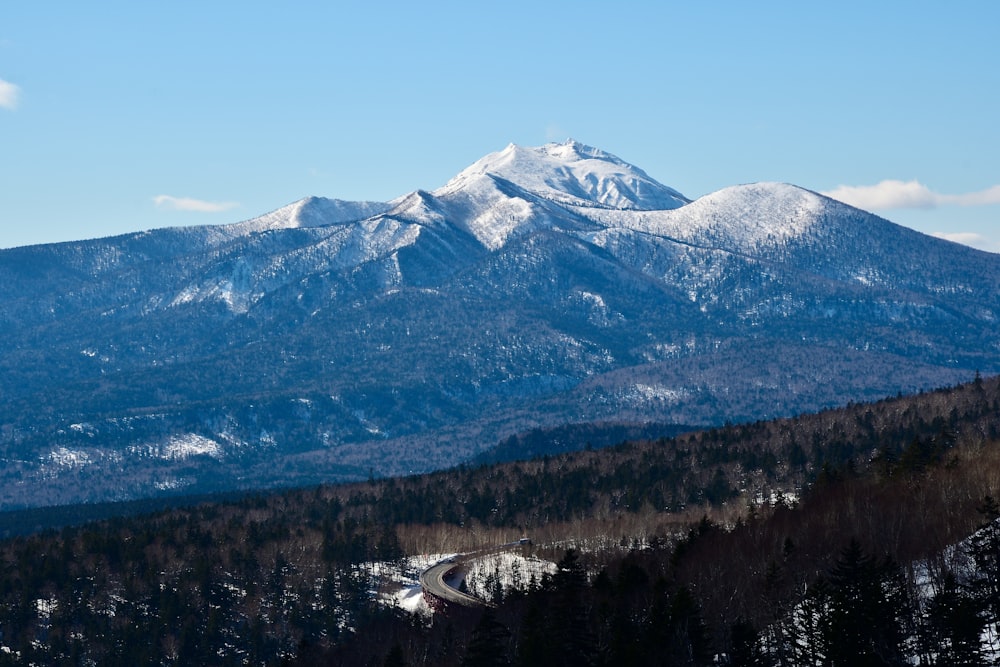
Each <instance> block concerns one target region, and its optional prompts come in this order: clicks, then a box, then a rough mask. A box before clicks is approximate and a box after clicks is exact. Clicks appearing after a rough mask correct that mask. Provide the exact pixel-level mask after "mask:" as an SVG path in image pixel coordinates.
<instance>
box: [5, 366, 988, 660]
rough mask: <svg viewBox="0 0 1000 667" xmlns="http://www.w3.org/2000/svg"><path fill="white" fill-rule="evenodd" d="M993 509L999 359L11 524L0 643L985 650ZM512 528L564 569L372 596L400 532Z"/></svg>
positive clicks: (100, 647)
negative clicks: (505, 451) (654, 421)
mask: <svg viewBox="0 0 1000 667" xmlns="http://www.w3.org/2000/svg"><path fill="white" fill-rule="evenodd" d="M579 436H580V437H581V438H584V439H585V438H586V434H585V432H584V431H580V432H579ZM584 441H585V440H584ZM581 445H582V443H581ZM126 511H131V512H134V511H136V510H135V508H132V509H131V510H128V509H127V510H126ZM7 518H8V519H9V521H10V522H12V523H13V522H17V521H22V522H23V521H24V520H25V517H24V515H11V516H10V517H7ZM998 518H1000V380H998V379H997V378H986V379H984V378H980V377H976V379H975V380H974V381H973V382H970V383H969V384H966V385H961V386H957V387H951V388H947V389H942V390H939V391H936V392H929V393H923V394H919V395H915V396H908V397H897V398H893V399H887V400H883V401H880V402H877V403H870V404H854V405H850V406H847V407H845V408H842V409H839V410H830V411H826V412H823V413H819V414H813V415H803V416H800V417H797V418H792V419H784V420H778V421H770V422H757V423H749V424H739V425H729V426H725V427H722V428H717V429H713V430H707V431H699V432H692V433H687V434H682V435H673V437H669V438H668V437H664V438H651V439H646V440H634V441H629V442H624V443H621V444H619V445H615V446H612V447H608V448H603V449H586V448H584V449H582V450H581V451H577V452H573V453H565V454H558V455H546V456H543V457H542V458H537V459H533V460H527V461H508V462H505V463H497V464H482V465H476V466H463V467H459V468H456V469H452V470H448V471H443V472H438V473H434V474H430V475H423V476H415V477H408V478H394V479H375V478H373V479H370V480H368V481H367V482H362V483H357V484H353V485H346V486H323V487H312V488H308V489H297V490H289V491H282V492H273V493H270V494H266V495H253V496H244V497H231V498H223V499H213V500H211V501H208V502H200V503H199V504H196V505H192V506H190V507H182V508H174V509H158V510H157V511H155V512H153V513H142V514H139V515H131V516H119V517H117V518H110V519H105V520H102V521H98V522H92V523H87V524H84V525H76V526H71V525H68V526H66V527H63V528H59V529H48V530H45V531H42V532H35V533H32V534H27V535H20V536H15V537H10V538H8V539H6V540H4V541H2V542H0V664H17V665H22V664H37V665H195V664H204V665H244V664H250V665H279V664H290V665H325V664H328V665H366V666H367V665H442V666H449V665H455V666H459V665H547V666H554V665H595V666H596V665H609V666H610V665H715V664H722V665H774V666H777V665H803V664H816V665H831V666H833V665H902V664H919V665H979V664H996V663H998V662H1000V640H998V638H997V636H996V632H995V629H996V627H997V623H998V622H1000V524H998V523H997V520H998ZM31 520H32V521H36V522H38V523H39V524H40V525H42V524H45V523H46V522H47V521H48V520H47V519H45V518H44V517H39V516H38V515H33V516H32V517H31ZM8 529H10V530H13V528H11V527H10V526H8ZM18 529H19V530H23V529H24V526H23V525H20V526H19V527H18ZM525 537H527V538H529V540H530V542H529V543H518V542H519V540H520V539H521V538H525ZM511 543H514V544H515V546H509V547H508V548H509V549H513V550H516V551H517V552H519V553H521V554H523V555H526V556H533V557H537V558H540V559H544V560H547V561H550V562H551V563H554V564H555V567H553V568H552V569H551V571H550V573H548V574H545V575H543V576H541V577H539V578H537V579H535V578H531V579H530V580H527V581H524V582H523V584H522V585H521V586H519V587H517V588H497V589H496V591H495V594H494V595H493V596H492V598H491V600H490V601H491V603H492V604H491V605H490V606H484V607H482V608H479V609H474V608H472V609H470V608H452V607H448V608H447V609H445V610H443V611H441V612H439V613H434V614H432V615H431V614H417V615H412V614H410V613H408V612H405V611H404V610H403V609H401V608H400V607H398V606H396V605H393V604H391V603H388V602H386V600H387V597H386V594H387V593H389V592H391V590H392V588H393V587H394V586H397V585H398V584H397V583H396V582H397V580H398V578H399V577H398V575H399V573H400V572H402V571H403V570H405V565H404V564H405V561H406V558H407V557H408V556H414V555H419V554H448V553H460V552H469V551H475V550H481V549H491V548H500V547H501V545H510V544H511Z"/></svg>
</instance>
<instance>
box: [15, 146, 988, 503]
mask: <svg viewBox="0 0 1000 667" xmlns="http://www.w3.org/2000/svg"><path fill="white" fill-rule="evenodd" d="M997 321H1000V256H998V255H993V254H990V253H985V252H981V251H976V250H973V249H971V248H967V247H964V246H958V245H955V244H952V243H948V242H946V241H943V240H940V239H935V238H932V237H928V236H925V235H923V234H919V233H917V232H914V231H912V230H908V229H905V228H903V227H900V226H898V225H894V224H892V223H890V222H889V221H887V220H883V219H882V218H879V217H877V216H874V215H871V214H869V213H866V212H864V211H861V210H859V209H855V208H852V207H850V206H847V205H844V204H840V203H838V202H835V201H833V200H830V199H827V198H825V197H823V196H821V195H818V194H816V193H813V192H810V191H808V190H804V189H802V188H799V187H795V186H793V185H787V184H780V183H757V184H752V185H740V186H735V187H731V188H726V189H724V190H720V191H718V192H715V193H712V194H710V195H706V196H705V197H702V198H700V199H698V200H696V201H693V202H689V201H688V200H687V199H686V198H685V197H683V196H682V195H681V194H680V193H678V192H677V191H676V190H673V189H671V188H669V187H667V186H665V185H662V184H660V183H657V182H656V181H655V180H653V179H651V178H650V177H649V176H647V175H646V174H645V172H643V171H642V170H641V169H638V168H636V167H633V166H631V165H629V164H627V163H625V162H623V161H622V160H620V159H618V158H616V157H614V156H613V155H611V154H609V153H605V152H603V151H600V150H597V149H595V148H591V147H588V146H584V145H582V144H579V143H577V142H573V141H569V142H566V143H563V144H548V145H545V146H541V147H536V148H525V147H520V146H515V145H511V146H508V147H507V148H506V149H504V150H502V151H499V152H497V153H492V154H490V155H487V156H486V157H484V158H483V159H481V160H479V161H478V162H476V163H475V164H473V165H471V166H470V167H468V168H467V169H465V170H463V171H462V172H461V173H460V174H458V175H457V176H455V178H453V179H451V180H450V181H448V183H446V184H445V185H443V186H442V187H440V188H438V189H436V190H433V191H430V192H428V191H420V190H418V191H415V192H412V193H409V194H407V195H404V196H402V197H399V198H397V199H395V200H392V201H390V202H384V203H376V202H345V201H340V200H332V199H323V198H319V197H309V198H306V199H303V200H300V201H298V202H294V203H293V204H289V205H288V206H285V207H282V208H280V209H277V210H275V211H273V212H271V213H268V214H266V215H263V216H260V217H258V218H254V219H252V220H246V221H243V222H237V223H234V224H229V225H220V226H214V227H187V228H171V229H165V230H153V231H149V232H142V233H136V234H129V235H124V236H120V237H115V238H109V239H97V240H91V241H81V242H76V243H65V244H56V245H52V246H37V247H26V248H19V249H10V250H3V251H0V329H2V330H3V331H4V336H2V337H0V397H2V399H3V400H0V509H2V508H3V507H9V506H11V505H15V504H28V505H37V504H45V503H53V502H60V503H73V502H78V501H79V500H80V499H81V498H85V499H87V500H106V499H109V498H131V497H140V496H142V495H149V494H155V493H158V492H160V491H164V490H168V489H173V490H178V491H179V490H181V489H182V488H183V489H184V490H186V491H188V492H196V491H211V490H219V489H222V488H247V487H254V486H268V485H290V484H298V483H315V482H319V481H324V480H330V479H338V478H356V477H358V476H362V477H363V476H365V475H367V474H368V473H369V472H370V471H372V470H374V471H375V472H377V473H379V474H396V473H405V472H410V471H414V472H416V471H422V470H427V469H431V468H435V467H439V466H447V465H453V464H455V463H456V462H459V461H462V460H466V459H468V458H470V457H473V456H475V455H477V454H479V453H480V452H481V451H482V450H483V449H485V448H488V447H490V446H491V445H492V444H494V443H496V442H497V441H499V440H500V439H502V438H506V437H507V436H509V435H511V434H513V433H515V432H517V431H519V430H523V429H526V428H534V427H548V426H555V425H559V424H566V423H578V422H588V423H590V422H598V421H637V422H639V421H641V422H663V423H674V424H716V423H721V422H723V421H725V420H734V421H735V420H744V419H758V418H765V417H772V416H782V415H789V414H797V413H801V412H804V411H809V410H813V409H819V408H822V407H829V406H832V405H836V404H840V403H846V402H847V401H858V400H865V399H870V398H881V397H883V396H885V395H889V394H896V393H898V392H900V391H916V390H919V389H924V388H933V387H939V386H942V385H945V384H951V383H954V382H957V381H961V380H963V379H969V378H970V377H971V376H972V374H973V373H974V372H975V371H977V370H978V371H980V372H983V373H993V372H1000V334H998V333H997V328H996V322H997ZM80 424H87V425H88V426H87V428H86V429H82V428H74V425H80ZM237 443H241V444H237ZM150 452H153V453H150ZM26 489H27V490H29V491H30V492H29V491H26Z"/></svg>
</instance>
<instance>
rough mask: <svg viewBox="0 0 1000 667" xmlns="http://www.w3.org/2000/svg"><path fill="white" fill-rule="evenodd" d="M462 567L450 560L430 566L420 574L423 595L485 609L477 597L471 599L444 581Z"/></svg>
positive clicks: (483, 603) (484, 604) (482, 602)
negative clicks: (426, 594)
mask: <svg viewBox="0 0 1000 667" xmlns="http://www.w3.org/2000/svg"><path fill="white" fill-rule="evenodd" d="M460 567H462V564H461V563H458V562H455V561H453V560H451V559H449V560H444V561H441V562H440V563H438V564H436V565H432V566H430V567H429V568H427V569H426V570H424V571H423V572H422V573H421V574H420V586H421V587H422V588H423V589H424V592H425V593H430V594H431V595H433V596H434V597H437V598H440V599H442V600H444V601H445V602H449V603H452V604H457V605H461V606H463V607H485V606H487V605H486V602H484V601H483V600H480V599H479V598H477V597H473V596H471V595H468V594H466V593H463V592H462V591H460V590H458V589H456V588H452V587H451V586H449V585H448V583H447V582H446V581H445V577H447V576H448V575H450V574H451V573H452V572H454V571H455V570H457V569H458V568H460Z"/></svg>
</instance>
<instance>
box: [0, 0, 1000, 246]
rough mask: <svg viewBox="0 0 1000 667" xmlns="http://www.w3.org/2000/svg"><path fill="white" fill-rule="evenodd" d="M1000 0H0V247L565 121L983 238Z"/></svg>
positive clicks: (377, 172)
mask: <svg viewBox="0 0 1000 667" xmlns="http://www.w3.org/2000/svg"><path fill="white" fill-rule="evenodd" d="M997 26H1000V3H998V2H995V0H981V1H975V0H973V1H966V2H957V3H951V4H947V5H946V4H943V3H940V2H889V1H887V2H879V3H870V2H865V3H862V2H838V3H803V2H795V3H792V2H762V3H742V2H739V3H738V2H713V3H692V2H684V3H679V2H676V3H675V2H662V1H661V2H653V1H649V2H635V1H630V0H620V1H619V2H617V3H608V2H601V3H597V2H586V1H580V0H577V1H576V2H561V1H556V2H542V1H539V0H534V1H533V2H521V1H520V0H508V1H505V2H502V3H469V2H430V1H429V2H424V3H411V2H405V3H403V2H400V3H395V2H378V1H377V0H370V1H368V2H364V3H362V2H337V3H332V2H295V1H294V0H292V1H290V2H285V3H273V2H266V3H265V2H245V1H244V2H239V3H237V2H225V1H222V0H220V1H218V2H197V3H196V2H185V1H183V0H181V1H176V2H170V3H148V2H133V1H130V2H110V1H108V2H99V3H80V2H46V1H44V0H40V1H38V2H30V3H28V2H18V3H14V2H8V3H3V5H2V6H0V247H10V246H16V245H24V244H29V243H43V242H53V241H63V240H74V239H82V238H93V237H99V236H108V235H113V234H119V233H124V232H129V231H136V230H141V229H152V228H157V227H165V226H175V225H191V224H222V223H226V222H235V221H238V220H243V219H246V218H251V217H254V216H256V215H259V214H262V213H265V212H267V211H270V210H273V209H275V208H278V207H279V206H282V205H284V204H287V203H289V202H292V201H294V200H297V199H299V198H301V197H304V196H307V195H320V196H327V197H337V198H341V199H368V200H387V199H391V198H393V197H396V196H399V195H402V194H404V193H406V192H409V191H412V190H415V189H417V188H423V189H433V188H436V187H438V186H440V185H442V184H444V183H445V182H446V181H447V180H448V179H449V178H451V177H452V176H453V175H455V174H456V173H457V172H459V171H460V170H461V169H463V168H464V167H466V166H467V165H468V164H470V163H472V162H473V161H475V160H476V159H478V158H480V157H482V156H483V155H485V154H486V153H489V152H492V151H496V150H500V149H502V148H503V147H504V146H506V145H507V144H508V143H510V142H514V143H518V144H522V145H540V144H543V143H546V142H547V141H561V140H563V139H566V138H568V137H573V138H575V139H577V140H578V141H581V142H583V143H587V144H590V145H593V146H597V147H599V148H602V149H604V150H606V151H609V152H611V153H614V154H616V155H618V156H619V157H621V158H623V159H625V160H627V161H629V162H632V163H633V164H636V165H638V166H639V167H642V168H643V169H645V170H646V171H647V172H648V173H649V174H650V175H651V176H652V177H653V178H656V179H657V180H659V181H661V182H663V183H665V184H667V185H669V186H671V187H674V188H676V189H678V190H680V191H681V192H683V193H684V194H685V195H687V196H688V197H692V198H694V197H698V196H701V195H704V194H707V193H709V192H712V191H714V190H717V189H719V188H722V187H725V186H728V185H733V184H737V183H747V182H753V181H785V182H790V183H795V184H797V185H801V186H803V187H807V188H809V189H812V190H816V191H822V192H828V193H835V194H836V195H837V196H839V197H842V198H844V199H847V200H850V201H851V202H852V203H856V204H859V205H861V206H862V207H863V208H866V209H868V210H874V211H875V212H877V213H879V214H880V215H882V216H883V217H886V218H888V219H890V220H893V221H895V222H898V223H901V224H905V225H908V226H911V227H914V228H916V229H919V230H920V231H923V232H926V233H935V234H943V235H949V236H950V237H951V238H954V239H958V240H962V241H964V242H966V243H969V244H970V245H975V246H977V247H981V248H984V249H988V250H991V251H994V252H1000V187H998V186H1000V131H998V128H997V122H998V121H997V119H1000V67H998V64H1000V47H998V46H997V44H998V42H997V39H996V29H997Z"/></svg>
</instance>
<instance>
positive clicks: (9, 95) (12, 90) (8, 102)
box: [0, 79, 21, 111]
mask: <svg viewBox="0 0 1000 667" xmlns="http://www.w3.org/2000/svg"><path fill="white" fill-rule="evenodd" d="M20 96H21V89H20V88H19V87H17V86H15V85H14V84H13V83H11V82H10V81H4V80H3V79H0V107H3V108H4V109H10V110H11V111H13V110H14V109H16V108H17V102H18V98H19V97H20Z"/></svg>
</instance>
